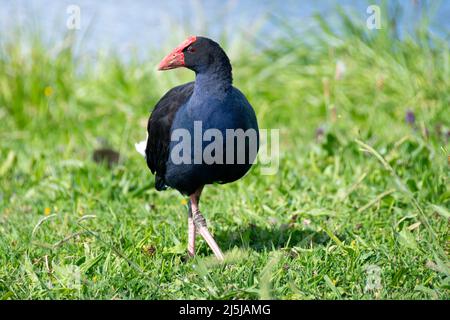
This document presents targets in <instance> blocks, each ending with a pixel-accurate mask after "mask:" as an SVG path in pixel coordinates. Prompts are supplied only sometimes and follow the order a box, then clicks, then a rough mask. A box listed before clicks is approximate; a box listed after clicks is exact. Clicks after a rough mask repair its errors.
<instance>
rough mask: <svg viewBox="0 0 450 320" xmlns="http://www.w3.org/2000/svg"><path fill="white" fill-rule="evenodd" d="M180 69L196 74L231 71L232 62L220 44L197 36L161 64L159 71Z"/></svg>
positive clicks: (179, 47)
mask: <svg viewBox="0 0 450 320" xmlns="http://www.w3.org/2000/svg"><path fill="white" fill-rule="evenodd" d="M179 67H186V68H189V69H191V70H193V71H195V72H196V73H202V72H207V71H208V70H211V69H214V70H215V69H218V68H219V69H220V68H227V69H228V68H229V69H230V71H231V65H230V60H229V59H228V57H227V55H226V54H225V52H224V51H223V49H222V48H221V47H220V46H219V44H218V43H217V42H215V41H213V40H211V39H208V38H205V37H197V36H191V37H189V38H187V39H186V40H185V41H183V42H182V43H181V44H180V45H179V46H178V47H176V48H175V49H174V50H173V51H172V52H171V53H169V54H168V55H167V56H166V57H165V58H164V59H163V60H162V61H161V63H160V64H159V70H169V69H175V68H179Z"/></svg>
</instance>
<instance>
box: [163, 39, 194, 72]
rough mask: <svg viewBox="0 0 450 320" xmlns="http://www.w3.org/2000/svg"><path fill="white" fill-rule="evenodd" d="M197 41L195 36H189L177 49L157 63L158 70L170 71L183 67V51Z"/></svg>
mask: <svg viewBox="0 0 450 320" xmlns="http://www.w3.org/2000/svg"><path fill="white" fill-rule="evenodd" d="M196 40H197V37H196V36H191V37H189V38H187V39H186V40H185V41H183V42H182V43H181V44H180V45H179V46H178V47H176V48H175V49H173V50H172V52H171V53H169V54H168V55H167V56H165V57H164V59H162V60H161V62H160V63H159V67H158V70H170V69H175V68H179V67H184V66H185V64H184V53H183V50H184V49H185V48H187V47H188V46H189V45H191V44H192V43H193V42H195V41H196Z"/></svg>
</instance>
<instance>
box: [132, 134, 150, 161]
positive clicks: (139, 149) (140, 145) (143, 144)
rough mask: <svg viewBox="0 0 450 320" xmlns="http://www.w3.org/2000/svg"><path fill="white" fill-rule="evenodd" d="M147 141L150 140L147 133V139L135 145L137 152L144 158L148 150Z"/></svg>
mask: <svg viewBox="0 0 450 320" xmlns="http://www.w3.org/2000/svg"><path fill="white" fill-rule="evenodd" d="M147 140H148V133H147V139H145V140H142V141H141V142H137V143H135V144H134V147H135V148H136V151H137V152H139V153H140V154H141V155H142V156H143V157H145V156H146V155H145V149H146V148H147Z"/></svg>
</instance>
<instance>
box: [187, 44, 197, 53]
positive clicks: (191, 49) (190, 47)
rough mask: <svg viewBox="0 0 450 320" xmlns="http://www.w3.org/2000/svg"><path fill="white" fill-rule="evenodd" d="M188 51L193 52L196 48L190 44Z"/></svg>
mask: <svg viewBox="0 0 450 320" xmlns="http://www.w3.org/2000/svg"><path fill="white" fill-rule="evenodd" d="M187 52H189V53H193V52H195V49H194V48H193V47H192V46H189V47H188V48H187Z"/></svg>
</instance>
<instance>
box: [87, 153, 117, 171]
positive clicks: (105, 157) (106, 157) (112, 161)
mask: <svg viewBox="0 0 450 320" xmlns="http://www.w3.org/2000/svg"><path fill="white" fill-rule="evenodd" d="M92 159H93V160H94V161H95V162H96V163H105V164H106V165H107V166H108V168H111V167H112V166H113V165H116V164H118V163H119V159H120V154H119V152H117V151H115V150H112V149H108V148H103V149H96V150H94V153H93V155H92Z"/></svg>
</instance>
